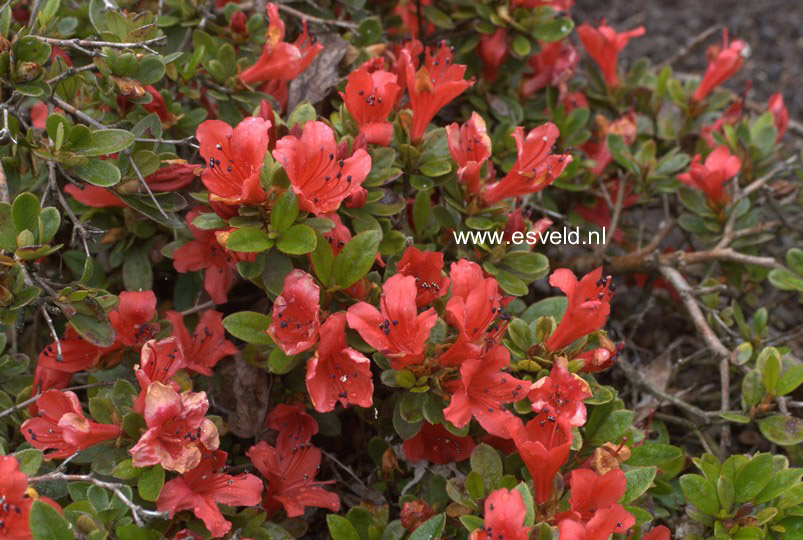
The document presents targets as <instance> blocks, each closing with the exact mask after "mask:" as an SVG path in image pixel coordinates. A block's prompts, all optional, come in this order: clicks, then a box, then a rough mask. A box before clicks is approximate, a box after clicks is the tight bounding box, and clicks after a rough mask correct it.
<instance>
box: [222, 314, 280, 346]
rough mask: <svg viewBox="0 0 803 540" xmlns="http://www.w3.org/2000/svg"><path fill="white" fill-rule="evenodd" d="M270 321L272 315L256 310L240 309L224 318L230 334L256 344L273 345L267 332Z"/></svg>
mask: <svg viewBox="0 0 803 540" xmlns="http://www.w3.org/2000/svg"><path fill="white" fill-rule="evenodd" d="M270 323H271V318H270V316H268V315H263V314H262V313H257V312H255V311H240V312H237V313H232V314H231V315H229V316H228V317H226V318H224V319H223V327H224V328H225V329H226V331H227V332H228V333H229V334H231V335H233V336H234V337H236V338H239V339H241V340H243V341H245V342H246V343H251V344H254V345H273V340H272V339H271V338H270V336H269V335H268V334H267V333H266V331H267V329H268V327H269V326H270Z"/></svg>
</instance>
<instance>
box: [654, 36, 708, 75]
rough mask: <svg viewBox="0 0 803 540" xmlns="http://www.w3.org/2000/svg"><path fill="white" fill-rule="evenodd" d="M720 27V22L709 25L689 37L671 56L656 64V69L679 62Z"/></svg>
mask: <svg viewBox="0 0 803 540" xmlns="http://www.w3.org/2000/svg"><path fill="white" fill-rule="evenodd" d="M720 28H722V25H720V24H715V25H713V26H709V27H708V28H706V29H705V30H703V31H702V32H700V33H699V34H697V35H696V36H694V37H693V38H691V39H690V40H689V41H687V42H686V44H685V45H684V46H682V47H681V48H680V49H678V51H677V52H676V53H675V54H673V55H672V56H670V57H669V58H667V59H666V60H664V61H663V62H661V63H660V64H658V66H657V69H658V70H659V71H660V70H662V69H663V68H665V67H666V66H671V65H672V64H674V63H675V62H679V61H680V60H682V59H683V58H685V57H686V56H688V55H689V53H691V52H692V51H693V50H694V49H696V48H697V47H699V46H700V45H701V44H702V43H703V42H704V41H705V40H706V39H708V38H709V37H711V35H713V34H714V33H715V32H718V31H719V29H720Z"/></svg>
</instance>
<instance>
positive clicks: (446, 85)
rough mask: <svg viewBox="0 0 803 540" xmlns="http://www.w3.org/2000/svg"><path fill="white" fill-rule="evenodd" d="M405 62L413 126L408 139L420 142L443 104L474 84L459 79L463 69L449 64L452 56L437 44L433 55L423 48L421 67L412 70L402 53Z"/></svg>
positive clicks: (405, 52)
mask: <svg viewBox="0 0 803 540" xmlns="http://www.w3.org/2000/svg"><path fill="white" fill-rule="evenodd" d="M401 55H402V61H403V62H405V66H406V67H405V69H406V72H407V73H406V82H407V92H408V93H409V94H410V107H411V108H412V109H413V126H412V130H411V132H410V137H411V139H412V141H413V142H414V143H417V142H418V141H420V140H421V137H423V136H424V132H425V131H426V129H427V126H428V125H429V123H430V122H431V121H432V119H433V118H435V115H436V114H437V113H438V111H439V110H441V109H442V108H443V106H444V105H446V104H447V103H449V102H450V101H452V100H453V99H454V98H456V97H457V96H459V95H460V94H462V93H463V92H464V91H465V90H466V89H467V88H468V87H469V86H471V85H472V84H474V81H467V80H465V79H463V74H464V73H465V72H466V66H464V65H461V64H453V63H452V60H453V58H454V54H453V53H452V51H451V50H450V49H449V47H447V46H446V44H445V43H441V45H440V48H439V49H438V50H437V52H436V53H435V54H433V53H432V50H431V49H429V48H427V53H426V58H425V60H424V65H423V66H422V67H421V68H419V69H418V71H416V69H415V67H414V65H413V59H412V58H411V56H410V53H409V52H408V51H407V50H402V52H401Z"/></svg>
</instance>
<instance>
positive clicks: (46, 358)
mask: <svg viewBox="0 0 803 540" xmlns="http://www.w3.org/2000/svg"><path fill="white" fill-rule="evenodd" d="M59 345H60V346H61V357H59V346H58V345H56V342H55V341H54V342H53V343H50V344H49V345H48V346H46V347H45V348H44V349H42V352H41V353H39V365H38V367H40V368H43V369H50V370H54V371H60V372H62V373H77V372H79V371H84V370H87V369H91V368H94V367H96V366H97V365H98V362H99V360H100V356H101V352H102V349H101V348H100V347H98V346H97V345H93V344H92V343H90V342H88V341H87V340H85V339H84V338H82V337H81V336H80V335H79V334H78V332H76V331H75V329H74V328H73V327H72V326H67V330H66V331H65V332H64V337H62V338H60V339H59Z"/></svg>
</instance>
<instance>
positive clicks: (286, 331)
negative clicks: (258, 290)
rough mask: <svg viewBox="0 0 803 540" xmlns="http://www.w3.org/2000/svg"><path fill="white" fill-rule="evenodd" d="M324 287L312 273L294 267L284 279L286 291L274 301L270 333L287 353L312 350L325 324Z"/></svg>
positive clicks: (283, 290) (268, 331)
mask: <svg viewBox="0 0 803 540" xmlns="http://www.w3.org/2000/svg"><path fill="white" fill-rule="evenodd" d="M320 295H321V289H320V287H318V286H317V285H316V284H315V280H314V279H313V277H312V276H311V275H309V274H308V273H306V272H304V271H303V270H298V269H296V270H293V271H291V272H290V273H289V274H287V277H286V278H285V279H284V288H283V289H282V294H280V295H279V296H278V297H276V300H275V301H274V302H273V319H272V321H271V324H270V326H269V327H268V329H267V334H268V335H269V336H270V337H271V338H272V339H273V341H274V342H275V343H276V344H277V345H278V346H279V348H280V349H281V350H282V351H283V352H284V354H286V355H293V354H298V353H300V352H304V351H306V350H307V349H310V348H311V347H312V346H313V345H314V344H315V342H316V341H317V340H318V330H319V329H320V327H321V308H320V305H319V302H320Z"/></svg>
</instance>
